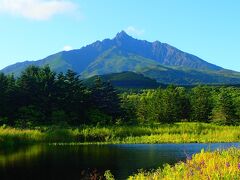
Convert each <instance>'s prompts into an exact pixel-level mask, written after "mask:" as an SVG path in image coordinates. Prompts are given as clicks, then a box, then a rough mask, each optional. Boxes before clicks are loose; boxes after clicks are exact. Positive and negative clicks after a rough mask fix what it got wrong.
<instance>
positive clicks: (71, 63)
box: [2, 31, 240, 84]
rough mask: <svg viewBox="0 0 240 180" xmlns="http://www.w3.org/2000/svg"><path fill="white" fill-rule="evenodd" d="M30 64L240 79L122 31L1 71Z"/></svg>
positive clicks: (173, 77)
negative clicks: (80, 46)
mask: <svg viewBox="0 0 240 180" xmlns="http://www.w3.org/2000/svg"><path fill="white" fill-rule="evenodd" d="M29 65H36V66H44V65H49V66H50V67H51V68H52V69H53V70H54V71H56V72H66V71H67V69H72V70H73V71H75V72H77V73H79V74H81V75H82V77H83V78H89V77H91V76H94V75H103V74H109V73H119V72H123V71H132V72H137V73H141V74H144V75H145V76H147V77H150V78H154V79H156V80H157V81H158V82H161V83H178V84H196V83H208V84H211V83H217V84H221V83H228V84H229V83H233V84H238V83H240V73H238V72H234V71H229V70H225V69H223V68H221V67H219V66H216V65H213V64H210V63H208V62H206V61H204V60H202V59H200V58H198V57H196V56H194V55H191V54H188V53H185V52H183V51H181V50H179V49H177V48H175V47H172V46H170V45H168V44H166V43H161V42H159V41H155V42H148V41H144V40H137V39H134V38H132V37H130V36H129V35H127V34H126V33H125V32H124V31H122V32H120V33H118V34H117V35H116V37H114V38H113V39H105V40H103V41H96V42H95V43H92V44H90V45H88V46H85V47H82V48H81V49H76V50H72V51H63V52H59V53H56V54H53V55H51V56H48V57H46V58H44V59H42V60H38V61H26V62H23V63H17V64H14V65H11V66H8V67H6V68H4V69H3V70H2V72H4V73H6V74H10V73H14V74H15V75H19V74H20V73H21V71H22V70H24V69H25V68H26V67H27V66H29Z"/></svg>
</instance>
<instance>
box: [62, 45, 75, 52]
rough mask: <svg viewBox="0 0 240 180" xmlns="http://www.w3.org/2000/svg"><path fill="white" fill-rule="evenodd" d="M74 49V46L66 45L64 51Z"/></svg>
mask: <svg viewBox="0 0 240 180" xmlns="http://www.w3.org/2000/svg"><path fill="white" fill-rule="evenodd" d="M71 50H73V48H72V46H69V45H66V46H64V47H63V51H71Z"/></svg>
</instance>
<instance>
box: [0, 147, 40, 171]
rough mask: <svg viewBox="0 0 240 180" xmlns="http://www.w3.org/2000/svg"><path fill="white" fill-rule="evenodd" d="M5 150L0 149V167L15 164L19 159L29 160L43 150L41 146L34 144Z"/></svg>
mask: <svg viewBox="0 0 240 180" xmlns="http://www.w3.org/2000/svg"><path fill="white" fill-rule="evenodd" d="M5 150H6V151H4V152H1V151H0V168H1V167H6V166H10V165H12V164H16V163H18V162H21V161H30V160H32V158H34V157H37V156H38V155H40V154H41V153H42V151H43V146H41V145H34V146H27V147H24V148H16V147H12V148H9V149H8V148H7V149H5Z"/></svg>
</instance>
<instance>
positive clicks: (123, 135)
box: [0, 123, 240, 145]
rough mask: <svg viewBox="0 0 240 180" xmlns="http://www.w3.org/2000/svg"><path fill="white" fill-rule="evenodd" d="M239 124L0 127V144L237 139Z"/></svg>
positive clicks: (206, 141) (226, 140)
mask: <svg viewBox="0 0 240 180" xmlns="http://www.w3.org/2000/svg"><path fill="white" fill-rule="evenodd" d="M239 141H240V127H239V126H218V125H214V124H206V123H176V124H171V125H168V124H166V125H161V124H159V125H144V126H143V125H136V126H105V127H93V126H82V127H65V128H63V127H38V128H35V129H16V128H11V127H0V145H1V144H16V143H20V144H24V143H40V142H44V143H55V144H58V143H59V144H61V143H71V144H74V143H113V144H114V143H153V144H154V143H197V142H199V143H209V142H239Z"/></svg>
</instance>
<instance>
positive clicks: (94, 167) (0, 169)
mask: <svg viewBox="0 0 240 180" xmlns="http://www.w3.org/2000/svg"><path fill="white" fill-rule="evenodd" d="M230 146H236V147H239V146H240V143H215V144H153V145H145V144H134V145H79V146H51V145H35V146H29V147H12V148H8V149H6V148H1V149H0V179H1V180H5V179H6V180H12V179H16V180H18V179H19V180H21V179H25V180H28V179H31V180H48V179H52V180H59V179H64V180H65V179H66V180H75V179H76V180H80V179H89V178H90V176H91V177H94V176H96V175H102V174H103V173H104V171H105V170H111V172H112V173H113V175H114V176H115V178H116V179H126V178H127V177H128V176H129V175H131V174H133V173H134V172H137V170H138V169H141V168H143V169H153V168H157V167H161V166H162V165H163V164H165V163H169V164H174V163H176V162H178V161H180V160H185V159H186V157H187V156H190V155H192V154H194V153H197V152H199V151H200V150H201V149H202V148H204V149H210V150H214V149H217V148H227V147H230Z"/></svg>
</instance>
